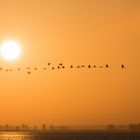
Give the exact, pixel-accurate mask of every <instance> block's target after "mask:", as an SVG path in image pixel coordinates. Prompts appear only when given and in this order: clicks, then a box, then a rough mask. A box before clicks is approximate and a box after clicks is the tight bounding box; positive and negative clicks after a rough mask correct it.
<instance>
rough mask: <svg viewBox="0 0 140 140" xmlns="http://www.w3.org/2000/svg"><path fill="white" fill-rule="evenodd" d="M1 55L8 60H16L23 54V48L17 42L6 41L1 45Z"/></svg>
mask: <svg viewBox="0 0 140 140" xmlns="http://www.w3.org/2000/svg"><path fill="white" fill-rule="evenodd" d="M0 54H1V57H3V58H4V59H6V60H15V59H17V58H18V57H19V56H20V54H21V47H20V44H18V43H17V42H16V41H12V40H9V41H5V42H4V43H2V44H1V47H0Z"/></svg>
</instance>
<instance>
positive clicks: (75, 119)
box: [0, 0, 140, 125]
mask: <svg viewBox="0 0 140 140" xmlns="http://www.w3.org/2000/svg"><path fill="white" fill-rule="evenodd" d="M139 25H140V2H139V1H138V0H106V2H105V1H104V0H100V1H99V0H0V42H2V41H4V40H8V39H13V40H16V41H18V42H20V43H21V45H22V56H21V57H20V58H19V59H18V60H16V61H13V62H7V61H5V60H3V59H2V58H1V59H0V63H1V66H4V67H13V68H15V67H23V68H26V67H27V66H37V67H40V68H42V66H44V64H46V63H47V62H51V63H53V64H57V63H59V62H63V63H65V64H67V65H69V64H97V65H98V64H106V63H109V64H111V66H112V68H111V69H108V70H106V69H103V70H100V69H96V70H86V69H83V70H69V69H66V70H63V71H58V70H57V71H53V72H52V71H49V70H48V71H46V72H43V71H38V72H35V73H32V74H31V75H30V76H29V75H27V74H26V73H25V71H21V72H12V73H6V72H0V123H1V124H4V123H10V124H19V123H22V122H23V123H29V124H41V123H46V124H67V125H94V124H95V125H96V124H108V123H115V124H127V123H137V122H140V109H139V107H140V102H139V101H140V86H139V83H140V73H139V72H140V62H139V60H140V55H139V52H140V26H139ZM122 63H125V64H126V65H127V66H128V68H127V69H125V70H122V69H120V68H119V65H120V64H122Z"/></svg>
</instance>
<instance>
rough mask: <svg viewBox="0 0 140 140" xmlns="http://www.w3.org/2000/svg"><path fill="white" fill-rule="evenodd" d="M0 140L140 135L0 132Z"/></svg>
mask: <svg viewBox="0 0 140 140" xmlns="http://www.w3.org/2000/svg"><path fill="white" fill-rule="evenodd" d="M0 140H140V133H104V132H91V131H85V132H84V131H67V132H62V131H61V132H0Z"/></svg>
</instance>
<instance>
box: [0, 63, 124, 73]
mask: <svg viewBox="0 0 140 140" xmlns="http://www.w3.org/2000/svg"><path fill="white" fill-rule="evenodd" d="M110 67H111V66H110V65H108V64H106V65H104V66H103V65H100V66H97V65H90V64H89V65H77V66H74V65H70V66H69V68H70V69H75V68H77V69H81V68H88V69H92V68H110ZM48 68H50V69H51V70H55V69H65V68H66V67H65V66H64V65H63V63H59V64H58V65H57V66H56V67H54V66H52V65H51V63H47V66H46V67H43V69H42V70H44V71H45V70H47V69H48ZM120 68H122V69H124V68H126V66H125V65H124V64H122V65H121V66H120ZM21 70H22V68H17V69H16V71H21ZM37 70H39V68H37V67H34V68H31V67H27V68H26V71H27V74H28V75H30V74H31V73H32V71H37ZM0 71H5V72H12V71H14V70H13V69H3V68H2V67H0Z"/></svg>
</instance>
